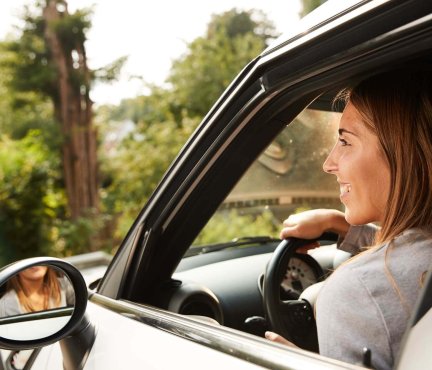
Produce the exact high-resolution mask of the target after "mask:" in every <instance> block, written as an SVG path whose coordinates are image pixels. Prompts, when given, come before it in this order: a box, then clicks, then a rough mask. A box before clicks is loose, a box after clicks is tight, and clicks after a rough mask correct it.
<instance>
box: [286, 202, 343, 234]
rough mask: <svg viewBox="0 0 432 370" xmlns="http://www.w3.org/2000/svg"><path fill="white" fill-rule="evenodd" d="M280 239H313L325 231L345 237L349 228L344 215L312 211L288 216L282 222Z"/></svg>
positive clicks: (331, 210)
mask: <svg viewBox="0 0 432 370" xmlns="http://www.w3.org/2000/svg"><path fill="white" fill-rule="evenodd" d="M283 226H284V227H283V229H282V231H281V233H280V238H281V239H286V238H289V237H294V238H300V239H315V238H318V237H319V236H320V235H321V234H322V233H324V232H326V231H331V232H335V233H337V234H339V235H341V236H345V235H346V233H347V232H348V229H349V227H350V225H349V223H348V222H347V221H346V220H345V215H344V213H343V212H340V211H338V210H335V209H314V210H310V211H305V212H301V213H296V214H293V215H291V216H289V217H288V218H287V219H286V220H285V221H284V222H283Z"/></svg>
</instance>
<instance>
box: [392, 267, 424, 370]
mask: <svg viewBox="0 0 432 370" xmlns="http://www.w3.org/2000/svg"><path fill="white" fill-rule="evenodd" d="M414 368H415V369H416V370H423V369H424V370H430V369H432V267H431V268H430V269H429V273H428V276H427V278H426V284H425V286H424V288H423V289H422V292H421V294H420V297H419V298H418V300H417V304H416V308H415V310H414V314H413V317H412V318H411V322H410V324H409V325H408V329H407V331H406V333H405V336H404V339H403V341H402V345H401V351H400V353H399V357H398V361H397V362H396V366H395V369H398V370H405V369H414Z"/></svg>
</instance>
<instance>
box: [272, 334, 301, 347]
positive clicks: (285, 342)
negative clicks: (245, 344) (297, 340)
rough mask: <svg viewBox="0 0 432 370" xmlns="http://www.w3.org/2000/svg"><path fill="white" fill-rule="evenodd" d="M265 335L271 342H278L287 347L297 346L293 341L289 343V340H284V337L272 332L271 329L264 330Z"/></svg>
mask: <svg viewBox="0 0 432 370" xmlns="http://www.w3.org/2000/svg"><path fill="white" fill-rule="evenodd" d="M265 337H266V339H268V340H270V341H272V342H276V343H280V344H283V345H285V346H289V347H297V346H296V345H295V344H294V343H291V342H290V341H289V340H286V339H285V338H284V337H282V336H280V335H279V334H276V333H273V332H272V331H266V332H265Z"/></svg>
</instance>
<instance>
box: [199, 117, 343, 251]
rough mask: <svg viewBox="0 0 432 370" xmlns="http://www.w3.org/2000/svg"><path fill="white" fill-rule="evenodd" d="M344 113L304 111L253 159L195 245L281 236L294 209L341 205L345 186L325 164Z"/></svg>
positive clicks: (337, 206) (298, 210)
mask: <svg viewBox="0 0 432 370" xmlns="http://www.w3.org/2000/svg"><path fill="white" fill-rule="evenodd" d="M339 119H340V113H336V112H325V111H318V110H312V109H306V110H304V111H303V112H302V113H301V114H300V115H299V116H298V117H297V118H296V119H295V120H294V121H293V122H292V123H291V124H290V125H287V127H286V128H285V129H284V130H283V131H282V132H281V133H280V134H279V135H278V136H277V137H276V139H275V140H274V141H273V142H272V143H271V144H270V145H269V146H268V147H267V149H266V150H265V151H264V152H263V153H262V154H261V155H260V156H259V158H258V159H257V160H256V161H255V162H254V163H253V164H252V166H251V167H250V168H249V169H248V171H247V172H246V173H245V174H244V176H243V177H242V178H241V179H240V181H239V182H238V183H237V185H236V186H235V187H234V189H233V190H232V191H231V193H230V194H229V195H228V196H227V197H226V199H225V200H224V202H223V203H222V204H221V205H220V207H219V209H218V210H217V212H216V213H215V214H214V215H213V217H212V218H211V219H210V220H209V222H208V223H207V225H206V226H205V228H204V229H203V230H202V231H201V232H200V234H199V235H198V237H197V238H196V239H195V241H194V243H193V246H199V245H206V244H214V243H224V242H227V241H230V240H233V239H235V238H244V237H254V236H271V237H278V235H279V230H280V228H281V223H282V221H283V220H284V219H285V218H287V217H288V216H289V215H290V214H292V213H296V212H300V211H303V210H307V209H312V208H337V209H340V208H341V203H340V200H339V187H338V185H337V183H336V181H335V179H334V176H330V175H328V174H326V173H324V172H323V170H322V164H323V162H324V160H325V158H326V157H327V155H328V153H329V152H330V150H331V148H332V146H333V145H334V143H335V140H336V137H337V125H338V122H339Z"/></svg>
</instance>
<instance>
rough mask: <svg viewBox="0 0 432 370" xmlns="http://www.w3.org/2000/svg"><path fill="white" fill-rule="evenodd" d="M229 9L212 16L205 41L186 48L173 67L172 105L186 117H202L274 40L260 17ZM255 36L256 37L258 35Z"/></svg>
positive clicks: (269, 28) (199, 39)
mask: <svg viewBox="0 0 432 370" xmlns="http://www.w3.org/2000/svg"><path fill="white" fill-rule="evenodd" d="M253 15H254V13H252V12H245V11H243V12H239V11H237V10H236V9H233V10H231V11H229V12H226V13H223V14H221V15H214V16H213V18H212V21H211V22H210V24H209V26H208V31H207V35H206V37H200V38H197V39H196V40H194V41H193V42H192V43H190V44H189V45H188V52H187V53H186V54H185V55H184V56H182V57H181V58H179V59H178V60H177V61H175V62H174V63H173V66H172V70H171V73H170V76H169V78H168V81H169V82H170V83H171V84H172V86H173V95H174V96H175V101H174V104H175V105H177V106H180V107H183V108H184V109H186V110H187V112H188V113H187V114H188V115H189V116H199V117H203V116H204V115H205V114H206V113H207V112H208V110H209V109H210V107H211V106H212V105H213V104H214V103H215V102H216V100H217V99H218V98H219V96H220V95H221V93H222V92H223V91H224V90H225V89H226V87H227V86H228V85H229V83H230V82H231V81H232V79H233V78H234V77H235V76H236V75H237V74H238V73H239V72H240V71H241V70H242V69H243V68H244V66H245V65H246V64H247V63H248V62H249V61H250V60H252V59H253V58H255V57H256V56H257V55H259V54H260V53H261V52H262V51H263V49H264V48H265V47H266V41H267V40H268V39H269V38H271V37H274V36H275V32H274V28H273V26H272V25H271V24H270V22H268V21H267V20H266V19H265V17H264V16H263V15H262V14H261V13H260V15H261V20H260V22H257V21H255V20H254V18H253ZM258 32H259V34H258Z"/></svg>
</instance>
